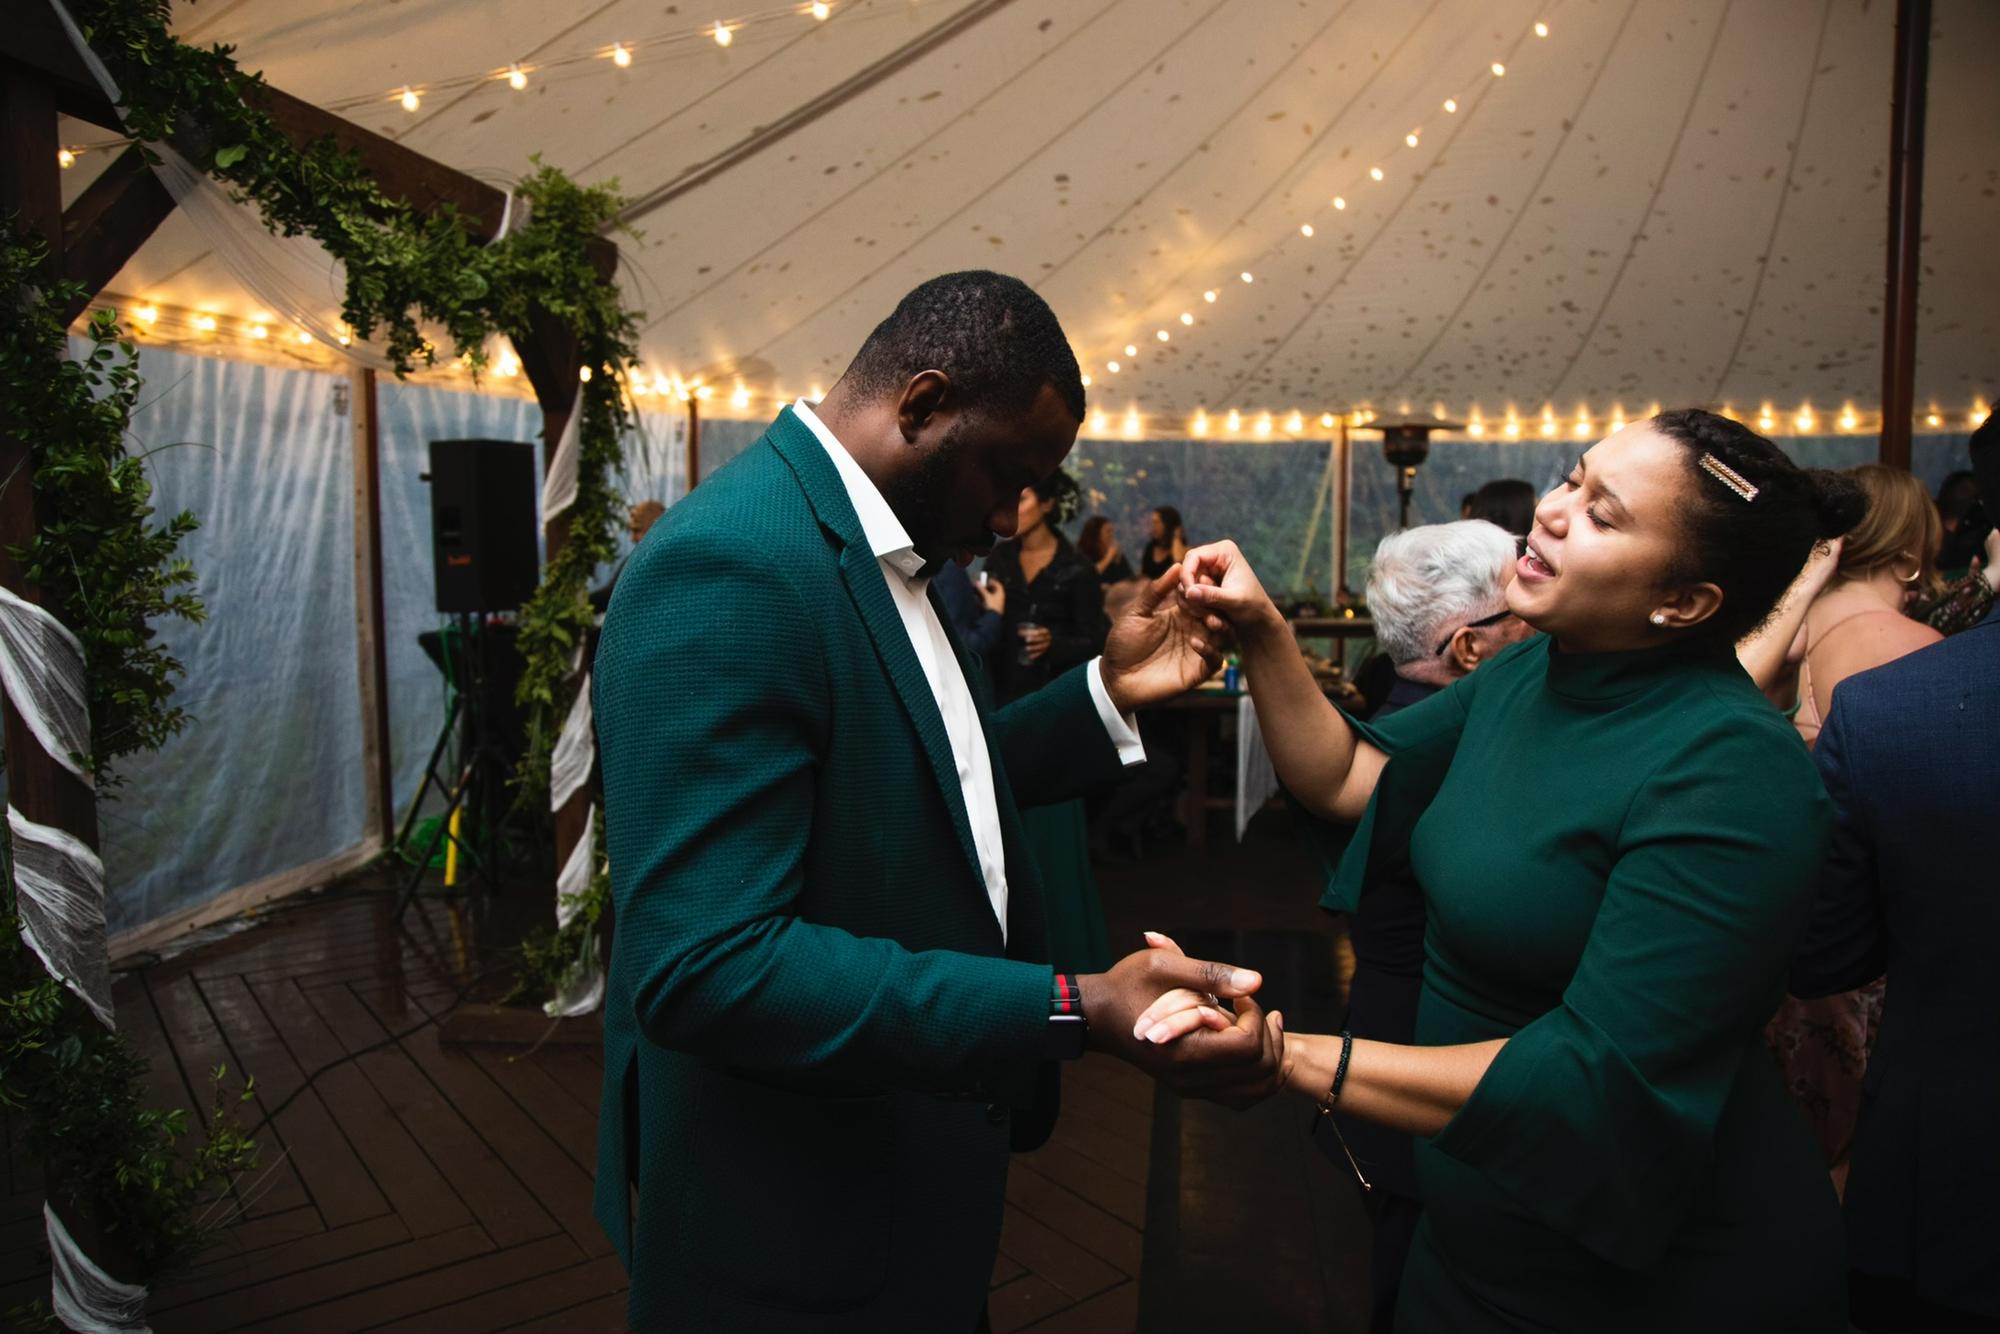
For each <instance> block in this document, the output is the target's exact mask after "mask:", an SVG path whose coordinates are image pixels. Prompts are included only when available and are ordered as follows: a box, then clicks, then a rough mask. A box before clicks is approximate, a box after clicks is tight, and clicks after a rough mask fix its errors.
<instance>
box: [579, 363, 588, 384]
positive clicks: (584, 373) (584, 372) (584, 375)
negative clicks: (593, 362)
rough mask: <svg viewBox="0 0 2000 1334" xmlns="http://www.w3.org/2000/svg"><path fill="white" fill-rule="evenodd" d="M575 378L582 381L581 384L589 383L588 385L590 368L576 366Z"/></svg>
mask: <svg viewBox="0 0 2000 1334" xmlns="http://www.w3.org/2000/svg"><path fill="white" fill-rule="evenodd" d="M576 378H577V379H578V380H580V381H582V382H583V383H584V384H589V383H590V367H588V366H578V367H577V368H576Z"/></svg>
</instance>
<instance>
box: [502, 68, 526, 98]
mask: <svg viewBox="0 0 2000 1334" xmlns="http://www.w3.org/2000/svg"><path fill="white" fill-rule="evenodd" d="M507 86H508V87H509V88H512V89H513V90H514V91H515V92H517V93H518V92H520V91H521V90H522V89H523V88H526V87H527V86H528V72H527V71H526V70H524V69H522V68H521V67H520V66H519V65H514V66H511V67H510V68H509V69H508V71H507Z"/></svg>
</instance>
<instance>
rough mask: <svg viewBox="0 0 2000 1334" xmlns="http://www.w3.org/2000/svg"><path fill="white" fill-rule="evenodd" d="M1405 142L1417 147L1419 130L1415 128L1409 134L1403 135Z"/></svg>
mask: <svg viewBox="0 0 2000 1334" xmlns="http://www.w3.org/2000/svg"><path fill="white" fill-rule="evenodd" d="M1403 142H1404V143H1406V144H1408V145H1409V146H1410V147H1412V148H1415V147H1416V146H1417V132H1416V131H1415V130H1411V131H1410V132H1409V133H1408V134H1406V135H1404V136H1403Z"/></svg>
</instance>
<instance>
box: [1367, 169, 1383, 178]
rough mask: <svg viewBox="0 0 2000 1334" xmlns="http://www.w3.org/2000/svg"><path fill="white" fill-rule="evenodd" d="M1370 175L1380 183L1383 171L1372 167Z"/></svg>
mask: <svg viewBox="0 0 2000 1334" xmlns="http://www.w3.org/2000/svg"><path fill="white" fill-rule="evenodd" d="M1368 175H1369V176H1370V177H1371V178H1372V179H1374V180H1378V181H1379V180H1381V179H1382V169H1381V168H1380V167H1370V168H1369V169H1368Z"/></svg>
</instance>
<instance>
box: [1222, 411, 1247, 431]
mask: <svg viewBox="0 0 2000 1334" xmlns="http://www.w3.org/2000/svg"><path fill="white" fill-rule="evenodd" d="M1222 426H1223V429H1224V430H1226V431H1228V432H1229V433H1230V434H1231V435H1235V434H1236V433H1237V432H1238V431H1240V430H1242V429H1243V418H1242V416H1241V415H1239V414H1238V413H1237V411H1236V409H1235V408H1231V409H1230V410H1229V415H1228V416H1227V417H1225V418H1224V419H1223V422H1222Z"/></svg>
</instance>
